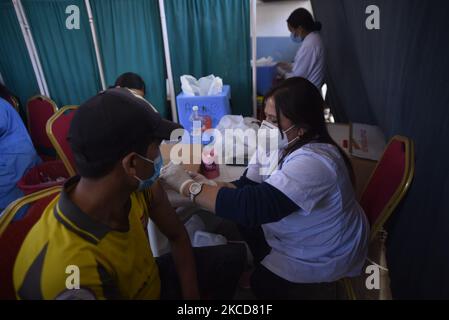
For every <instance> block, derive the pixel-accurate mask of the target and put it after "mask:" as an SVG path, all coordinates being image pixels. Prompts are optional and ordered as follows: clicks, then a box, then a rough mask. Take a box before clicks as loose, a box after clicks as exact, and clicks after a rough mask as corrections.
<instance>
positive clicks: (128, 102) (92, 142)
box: [68, 88, 182, 163]
mask: <svg viewBox="0 0 449 320" xmlns="http://www.w3.org/2000/svg"><path fill="white" fill-rule="evenodd" d="M176 129H182V126H180V125H179V124H177V123H174V122H171V121H168V120H165V119H163V118H162V117H161V115H160V114H159V113H157V112H155V111H154V110H153V109H152V108H151V106H149V105H148V103H147V102H146V101H145V100H144V99H141V98H139V97H136V96H135V95H134V94H133V93H132V92H131V91H130V90H128V89H126V88H113V89H108V90H106V91H103V92H101V93H99V94H97V95H96V96H95V97H93V98H91V99H89V100H88V101H86V102H85V103H83V104H82V105H81V106H80V107H79V108H78V110H77V112H76V114H75V116H74V118H73V120H72V123H71V126H70V130H69V134H68V140H69V142H70V145H71V147H72V150H73V152H74V155H75V161H76V162H78V161H81V162H84V163H85V162H102V161H105V160H106V161H107V160H118V159H119V158H120V157H122V156H124V155H126V152H127V151H129V150H130V148H132V146H135V145H136V144H138V142H139V141H142V140H144V141H150V140H151V139H160V140H170V138H171V134H172V132H173V131H174V130H176Z"/></svg>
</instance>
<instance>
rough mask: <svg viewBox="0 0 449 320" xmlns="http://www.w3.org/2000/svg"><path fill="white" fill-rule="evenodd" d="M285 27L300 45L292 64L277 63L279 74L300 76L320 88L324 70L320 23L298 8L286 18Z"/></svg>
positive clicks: (293, 39)
mask: <svg viewBox="0 0 449 320" xmlns="http://www.w3.org/2000/svg"><path fill="white" fill-rule="evenodd" d="M287 27H288V30H289V31H290V37H291V39H292V41H293V42H296V43H299V44H301V45H300V47H299V49H298V51H297V53H296V56H295V60H294V62H293V64H291V63H288V62H281V63H279V64H278V72H279V74H280V76H281V77H282V78H285V79H288V78H292V77H302V78H305V79H307V80H309V81H310V82H312V83H313V84H314V85H315V86H316V87H317V88H318V89H321V86H322V85H323V83H324V72H325V50H324V45H323V41H322V40H321V36H320V33H319V31H320V30H321V23H320V22H318V21H314V19H313V17H312V15H311V14H310V12H309V11H307V10H306V9H304V8H299V9H296V10H295V11H293V13H292V14H291V15H290V17H289V18H288V20H287Z"/></svg>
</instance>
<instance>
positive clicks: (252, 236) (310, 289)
mask: <svg viewBox="0 0 449 320" xmlns="http://www.w3.org/2000/svg"><path fill="white" fill-rule="evenodd" d="M239 231H240V234H241V235H242V237H243V239H244V240H245V241H246V242H247V243H248V246H249V249H250V250H251V253H252V255H253V256H254V272H253V273H252V275H251V290H252V291H253V293H254V295H255V296H256V298H257V299H261V300H335V299H337V298H338V294H337V283H335V282H332V283H311V284H308V283H293V282H290V281H287V280H285V279H283V278H281V277H279V276H278V275H276V274H274V273H273V272H271V271H270V270H268V269H267V268H265V267H264V266H263V265H261V264H260V262H261V261H262V260H263V259H264V258H265V257H266V256H267V255H268V254H269V253H270V251H271V248H270V246H269V245H268V243H267V241H266V240H265V235H264V233H263V230H262V228H261V227H259V228H256V229H248V228H244V227H239Z"/></svg>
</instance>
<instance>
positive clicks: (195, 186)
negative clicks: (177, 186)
mask: <svg viewBox="0 0 449 320" xmlns="http://www.w3.org/2000/svg"><path fill="white" fill-rule="evenodd" d="M200 192H201V185H200V184H199V183H193V184H192V185H191V186H190V193H191V194H193V195H197V194H199V193H200Z"/></svg>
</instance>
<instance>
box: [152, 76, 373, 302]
mask: <svg viewBox="0 0 449 320" xmlns="http://www.w3.org/2000/svg"><path fill="white" fill-rule="evenodd" d="M323 107H324V101H323V98H322V96H321V94H320V92H319V91H318V89H317V88H316V87H315V86H314V85H313V84H312V83H311V82H309V81H308V80H306V79H304V78H291V79H288V80H285V81H284V83H283V84H281V85H280V86H278V87H275V88H274V89H272V91H271V92H269V93H268V94H267V96H266V103H265V114H266V117H267V121H264V123H263V124H262V126H263V127H264V128H266V129H265V130H275V131H274V132H273V133H279V135H278V137H279V138H280V143H279V151H280V153H279V152H275V153H274V155H275V158H273V157H271V161H272V163H270V164H269V166H268V168H269V169H271V168H272V170H269V171H267V172H263V173H262V172H261V171H260V169H261V168H262V167H264V166H265V164H264V163H262V162H261V161H259V159H258V158H255V159H252V160H251V162H250V165H249V166H248V169H247V171H246V173H245V174H244V176H243V177H242V178H241V179H240V180H239V181H235V182H233V183H231V184H229V183H221V184H218V185H217V186H212V185H211V184H207V183H201V182H199V181H203V182H204V179H205V178H204V177H200V176H197V175H196V176H195V175H193V176H192V175H189V174H188V173H186V172H185V171H184V169H183V168H182V167H180V166H176V165H174V164H170V165H168V166H167V167H165V168H164V169H163V172H162V175H161V178H162V180H163V181H164V182H165V183H166V184H168V185H169V186H170V187H171V188H173V189H174V190H178V192H179V193H180V194H183V195H184V196H190V197H191V199H193V202H194V203H196V204H197V205H199V206H200V207H201V208H205V209H207V210H208V211H210V212H212V213H215V215H217V216H218V217H220V218H224V219H228V220H231V221H234V222H236V223H237V224H238V225H240V226H241V228H240V230H241V233H242V236H243V237H244V239H245V240H246V242H247V243H248V245H249V247H250V249H251V252H252V254H253V256H254V261H255V269H254V272H253V273H252V276H251V280H250V282H251V288H252V290H253V292H254V294H255V295H256V297H257V298H260V299H267V300H268V299H336V298H337V288H336V287H337V286H336V281H338V280H339V279H342V278H345V277H352V276H357V275H359V274H361V272H362V268H363V266H364V263H365V258H366V255H367V245H368V236H369V224H368V221H367V218H366V217H365V213H364V212H363V209H362V208H361V207H360V205H359V204H358V203H357V200H356V196H355V192H354V188H353V180H354V179H353V171H352V166H351V163H350V160H349V158H348V157H347V155H346V154H345V153H344V151H343V150H342V149H341V148H339V147H338V145H337V144H336V143H335V142H334V141H333V140H332V138H331V137H330V136H329V133H328V131H327V127H326V124H325V122H324V117H323ZM269 132H270V131H269ZM270 135H271V134H270ZM277 155H279V158H278V157H277ZM255 156H258V153H256V155H255Z"/></svg>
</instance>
